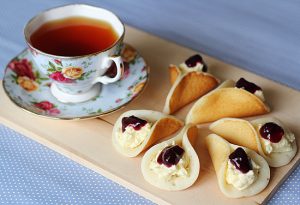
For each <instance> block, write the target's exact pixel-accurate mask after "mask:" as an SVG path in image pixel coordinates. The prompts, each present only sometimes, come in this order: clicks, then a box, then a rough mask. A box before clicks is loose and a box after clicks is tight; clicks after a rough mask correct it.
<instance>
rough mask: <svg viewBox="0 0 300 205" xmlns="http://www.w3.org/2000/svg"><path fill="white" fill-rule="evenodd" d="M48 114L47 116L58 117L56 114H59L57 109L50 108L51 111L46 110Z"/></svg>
mask: <svg viewBox="0 0 300 205" xmlns="http://www.w3.org/2000/svg"><path fill="white" fill-rule="evenodd" d="M48 113H49V115H58V114H60V111H59V109H57V108H52V109H50V110H48Z"/></svg>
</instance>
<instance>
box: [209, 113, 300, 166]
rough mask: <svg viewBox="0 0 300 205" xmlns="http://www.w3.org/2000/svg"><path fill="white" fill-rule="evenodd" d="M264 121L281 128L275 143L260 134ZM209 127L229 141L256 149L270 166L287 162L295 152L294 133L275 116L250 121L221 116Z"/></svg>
mask: <svg viewBox="0 0 300 205" xmlns="http://www.w3.org/2000/svg"><path fill="white" fill-rule="evenodd" d="M266 123H271V124H273V123H275V124H276V125H279V126H280V127H281V128H282V132H283V133H284V134H282V135H283V136H282V139H281V140H280V141H278V142H277V143H272V142H270V141H269V140H266V139H264V138H263V137H262V136H261V134H260V128H261V127H262V126H263V125H265V124H266ZM276 127H277V128H278V126H276ZM209 129H210V130H212V131H213V132H214V133H216V134H218V135H220V136H222V137H223V138H224V139H226V140H228V141H229V142H231V143H234V144H238V145H241V146H244V147H247V148H250V149H252V150H254V151H256V152H257V153H259V154H260V155H261V156H263V157H264V158H265V159H266V160H267V162H268V163H269V165H270V166H271V167H280V166H283V165H286V164H288V163H289V162H290V161H291V160H292V159H293V157H294V156H295V154H296V152H297V144H296V140H295V137H294V134H293V133H291V131H290V130H289V129H288V128H287V127H285V126H284V125H283V124H282V123H281V122H280V121H279V120H277V119H275V118H261V119H257V120H253V121H250V122H249V121H247V120H243V119H236V118H223V119H220V120H218V121H216V122H214V123H212V124H211V125H210V127H209ZM278 129H280V128H278ZM276 149H277V151H276Z"/></svg>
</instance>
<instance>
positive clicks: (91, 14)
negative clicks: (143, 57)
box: [24, 4, 125, 103]
mask: <svg viewBox="0 0 300 205" xmlns="http://www.w3.org/2000/svg"><path fill="white" fill-rule="evenodd" d="M75 16H81V17H87V18H92V19H97V20H102V21H105V22H108V23H109V24H111V26H112V28H113V29H114V30H115V32H116V34H117V35H118V39H117V40H116V41H115V43H114V44H112V45H111V46H109V47H108V48H106V49H105V50H100V51H98V52H95V53H91V54H87V55H80V56H59V55H55V54H49V53H46V52H44V51H42V50H39V49H38V48H36V47H34V46H33V45H32V42H31V40H30V37H31V35H32V34H33V33H34V32H35V31H36V30H37V29H38V28H39V27H40V26H42V25H43V24H45V23H47V22H49V21H53V20H59V19H65V18H69V17H75ZM124 34H125V28H124V24H123V23H122V22H121V21H120V19H119V18H118V17H117V16H116V15H115V14H113V13H112V12H110V11H108V10H106V9H103V8H98V7H94V6H89V5H83V4H73V5H67V6H62V7H58V8H53V9H50V10H47V11H44V12H42V13H40V14H38V15H37V16H35V17H33V18H32V19H31V20H30V21H29V22H28V23H27V24H26V26H25V28H24V35H25V39H26V42H27V44H28V47H29V49H30V51H31V53H32V56H33V59H34V61H35V63H36V65H37V66H38V69H39V70H40V71H41V72H43V73H44V74H46V75H47V76H48V77H49V78H50V79H52V83H51V92H52V94H53V95H54V96H55V97H56V98H57V99H58V100H59V101H61V102H65V103H69V102H70V103H78V102H83V101H87V100H89V99H91V98H93V97H96V96H97V95H99V93H100V83H102V84H108V83H114V82H116V81H118V80H119V79H120V78H121V76H122V73H123V67H124V66H123V61H122V58H121V56H120V48H121V46H122V43H123V38H124ZM112 63H115V67H116V69H117V72H116V75H115V76H114V77H112V78H110V77H108V76H105V75H104V74H105V72H106V71H107V69H108V68H109V67H110V66H111V64H112Z"/></svg>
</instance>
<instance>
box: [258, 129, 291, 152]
mask: <svg viewBox="0 0 300 205" xmlns="http://www.w3.org/2000/svg"><path fill="white" fill-rule="evenodd" d="M262 126H263V125H262V124H260V125H259V126H258V129H257V132H258V133H259V130H260V128H261V127H262ZM259 138H260V142H261V144H262V147H263V150H264V152H265V153H266V154H271V153H272V152H289V151H292V149H293V147H292V143H293V142H294V140H295V135H294V134H293V133H291V132H286V130H284V135H283V136H282V138H281V140H280V141H279V142H277V143H273V142H271V141H270V140H267V139H265V138H263V137H262V136H261V135H260V133H259Z"/></svg>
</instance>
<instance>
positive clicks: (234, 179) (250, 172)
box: [226, 147, 260, 190]
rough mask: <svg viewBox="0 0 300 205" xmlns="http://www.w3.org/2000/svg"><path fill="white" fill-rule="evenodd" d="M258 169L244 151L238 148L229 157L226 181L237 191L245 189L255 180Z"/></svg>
mask: <svg viewBox="0 0 300 205" xmlns="http://www.w3.org/2000/svg"><path fill="white" fill-rule="evenodd" d="M259 168H260V167H259V166H258V165H257V164H256V163H255V162H254V161H253V160H252V159H250V158H249V157H248V155H247V154H246V152H245V150H244V149H243V148H241V147H238V148H237V149H236V150H234V151H233V152H232V153H231V154H230V155H229V159H228V162H227V171H226V181H227V183H228V184H232V185H233V186H234V187H235V188H236V189H238V190H243V189H246V188H247V187H249V186H250V185H251V184H253V182H254V181H255V180H256V179H257V175H258V173H259Z"/></svg>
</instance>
